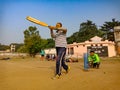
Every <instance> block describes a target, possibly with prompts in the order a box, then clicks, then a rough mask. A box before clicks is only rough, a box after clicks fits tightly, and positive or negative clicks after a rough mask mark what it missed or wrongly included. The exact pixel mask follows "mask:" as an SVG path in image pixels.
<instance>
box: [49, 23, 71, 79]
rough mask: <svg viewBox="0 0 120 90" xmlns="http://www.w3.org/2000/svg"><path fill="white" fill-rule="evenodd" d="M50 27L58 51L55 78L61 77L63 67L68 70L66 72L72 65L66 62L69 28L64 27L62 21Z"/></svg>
mask: <svg viewBox="0 0 120 90" xmlns="http://www.w3.org/2000/svg"><path fill="white" fill-rule="evenodd" d="M49 29H50V33H51V37H52V38H54V40H55V47H56V53H57V58H56V74H55V78H59V77H60V75H61V69H62V67H63V68H64V69H65V70H66V72H68V70H69V69H70V67H69V66H68V65H66V64H65V55H66V46H67V41H66V33H67V29H65V28H62V23H60V22H59V23H57V24H56V27H54V26H49ZM53 30H56V32H54V31H53Z"/></svg>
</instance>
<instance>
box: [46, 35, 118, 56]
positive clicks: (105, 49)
mask: <svg viewBox="0 0 120 90" xmlns="http://www.w3.org/2000/svg"><path fill="white" fill-rule="evenodd" d="M90 50H94V51H95V53H98V55H99V56H100V57H113V56H116V51H115V43H114V42H112V41H108V40H105V41H103V40H102V38H100V37H98V36H95V37H93V38H91V39H90V40H88V41H85V42H82V43H76V42H74V43H73V44H68V45H67V51H66V55H67V56H68V57H75V58H82V57H83V54H84V53H89V52H90ZM45 53H46V54H56V50H55V48H52V49H46V50H45Z"/></svg>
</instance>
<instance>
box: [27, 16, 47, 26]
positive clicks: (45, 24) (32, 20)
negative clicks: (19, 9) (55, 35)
mask: <svg viewBox="0 0 120 90" xmlns="http://www.w3.org/2000/svg"><path fill="white" fill-rule="evenodd" d="M26 19H27V20H29V21H31V22H33V23H35V24H38V25H40V26H44V27H48V24H47V23H45V22H41V21H40V20H37V19H35V18H33V17H31V16H27V17H26Z"/></svg>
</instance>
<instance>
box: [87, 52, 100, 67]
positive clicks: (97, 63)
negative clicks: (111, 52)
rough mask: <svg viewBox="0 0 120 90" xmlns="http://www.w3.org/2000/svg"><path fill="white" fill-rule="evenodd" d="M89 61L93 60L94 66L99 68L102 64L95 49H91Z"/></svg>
mask: <svg viewBox="0 0 120 90" xmlns="http://www.w3.org/2000/svg"><path fill="white" fill-rule="evenodd" d="M88 61H89V63H90V62H92V63H93V64H92V66H93V68H99V66H100V58H99V56H98V54H96V53H95V52H94V51H90V55H89V56H88Z"/></svg>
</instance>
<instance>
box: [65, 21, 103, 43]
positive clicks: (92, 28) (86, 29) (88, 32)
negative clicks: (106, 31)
mask: <svg viewBox="0 0 120 90" xmlns="http://www.w3.org/2000/svg"><path fill="white" fill-rule="evenodd" d="M102 35H103V32H102V31H100V30H98V29H97V26H96V25H95V24H94V23H93V22H92V21H90V20H87V22H83V23H81V24H80V29H79V32H75V33H73V35H71V36H70V37H68V38H67V41H68V43H73V42H84V41H86V40H89V39H90V38H92V37H94V36H99V37H102Z"/></svg>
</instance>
